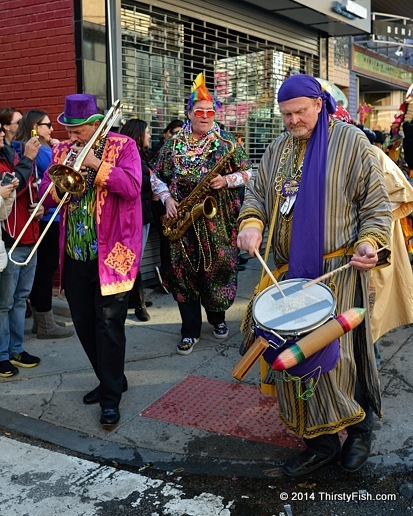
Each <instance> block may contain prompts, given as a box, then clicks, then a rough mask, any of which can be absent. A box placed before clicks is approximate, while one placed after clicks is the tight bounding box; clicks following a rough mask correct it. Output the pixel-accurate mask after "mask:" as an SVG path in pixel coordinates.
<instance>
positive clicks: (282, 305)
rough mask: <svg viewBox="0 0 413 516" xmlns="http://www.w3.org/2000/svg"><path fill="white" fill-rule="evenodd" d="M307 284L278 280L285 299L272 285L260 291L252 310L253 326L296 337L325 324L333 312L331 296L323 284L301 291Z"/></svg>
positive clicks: (299, 281) (304, 281)
mask: <svg viewBox="0 0 413 516" xmlns="http://www.w3.org/2000/svg"><path fill="white" fill-rule="evenodd" d="M308 281H311V280H307V279H301V278H300V279H291V280H285V281H280V282H279V285H280V287H281V290H282V291H283V293H284V294H285V297H283V296H282V295H281V293H280V292H279V290H278V288H277V287H276V286H275V285H271V286H270V287H268V288H266V289H265V290H263V291H262V292H261V293H260V294H259V295H258V296H257V297H256V299H255V301H254V304H253V307H252V313H253V317H254V321H255V322H256V324H257V325H258V326H259V327H261V328H263V329H267V330H273V331H275V332H276V333H279V334H280V335H284V336H285V335H287V336H298V335H302V334H305V333H308V332H310V331H312V330H314V329H315V328H318V327H319V326H321V325H322V324H324V323H325V322H327V321H328V320H329V319H330V318H331V317H332V316H333V314H334V311H335V309H336V301H335V298H334V295H333V293H332V291H331V290H330V289H329V288H328V287H327V285H324V284H323V283H317V284H316V285H312V286H311V287H308V288H305V289H303V286H304V285H305V284H306V283H307V282H308Z"/></svg>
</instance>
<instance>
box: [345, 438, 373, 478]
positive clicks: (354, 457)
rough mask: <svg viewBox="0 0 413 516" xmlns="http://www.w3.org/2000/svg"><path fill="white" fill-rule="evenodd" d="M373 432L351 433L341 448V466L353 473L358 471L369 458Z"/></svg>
mask: <svg viewBox="0 0 413 516" xmlns="http://www.w3.org/2000/svg"><path fill="white" fill-rule="evenodd" d="M371 441H372V432H365V433H363V434H353V435H352V434H349V435H348V437H347V439H346V440H345V441H344V444H343V447H342V449H341V467H342V468H343V469H344V470H345V471H349V472H350V473H353V472H355V471H358V470H359V469H360V468H361V467H362V466H363V465H364V464H365V463H366V462H367V459H368V458H369V455H370V451H371Z"/></svg>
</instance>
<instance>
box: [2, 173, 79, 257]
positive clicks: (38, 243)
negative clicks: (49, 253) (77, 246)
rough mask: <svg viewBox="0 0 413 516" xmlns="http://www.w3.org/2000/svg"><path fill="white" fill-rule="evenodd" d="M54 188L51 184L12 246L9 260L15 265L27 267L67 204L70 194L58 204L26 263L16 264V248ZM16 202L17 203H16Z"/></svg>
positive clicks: (67, 193) (66, 194)
mask: <svg viewBox="0 0 413 516" xmlns="http://www.w3.org/2000/svg"><path fill="white" fill-rule="evenodd" d="M52 186H54V185H53V183H50V185H49V186H48V187H47V190H46V191H45V192H44V194H43V197H42V198H41V199H40V201H39V202H38V203H37V206H36V208H35V209H34V210H33V213H32V214H31V215H30V217H29V219H28V221H27V222H26V224H25V225H24V228H23V229H22V230H21V232H20V235H19V237H18V238H17V239H16V240H15V242H14V244H13V245H12V246H11V248H10V250H9V252H8V256H9V260H10V261H11V262H12V263H14V265H19V266H22V267H23V266H24V265H27V264H28V263H29V262H30V260H31V259H32V258H33V256H34V253H35V252H36V251H37V248H38V247H39V245H40V243H41V241H42V240H43V238H44V237H45V235H46V231H47V230H48V229H49V227H50V226H51V224H52V222H53V221H54V219H55V218H56V217H57V214H58V213H59V211H60V208H61V207H62V206H63V204H64V203H65V201H66V199H67V197H68V195H70V194H69V192H66V193H65V194H64V196H63V197H62V200H61V201H60V203H59V204H58V206H57V208H56V210H55V211H54V213H53V215H52V216H51V217H50V220H49V222H48V223H47V225H46V227H45V228H44V230H43V233H42V234H41V235H40V237H39V239H38V240H37V242H36V243H35V245H34V246H33V249H32V250H31V252H30V254H29V255H28V257H27V258H26V260H25V261H24V262H16V260H13V258H12V256H13V252H14V250H15V249H16V247H17V246H18V244H19V243H20V240H21V237H22V236H23V235H24V233H25V231H26V229H27V228H28V227H29V226H30V224H31V223H32V221H33V219H34V218H35V216H36V215H37V212H38V211H39V208H40V206H42V204H43V203H44V201H45V199H46V197H47V196H48V195H49V192H50V190H51V189H52ZM15 202H16V201H15Z"/></svg>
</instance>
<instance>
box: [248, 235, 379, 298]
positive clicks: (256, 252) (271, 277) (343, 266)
mask: <svg viewBox="0 0 413 516" xmlns="http://www.w3.org/2000/svg"><path fill="white" fill-rule="evenodd" d="M388 247H389V246H388V245H385V246H383V247H380V249H376V251H375V253H376V254H377V253H379V252H380V251H383V249H387V248H388ZM254 254H255V256H256V257H257V258H258V260H259V261H260V262H261V265H262V266H263V267H264V269H265V271H266V273H267V274H268V276H269V277H270V279H271V281H272V282H273V283H274V285H275V286H276V287H277V288H278V290H279V291H280V294H281V295H282V296H283V297H286V296H285V294H284V292H283V290H282V288H281V287H280V284H279V283H278V281H277V280H276V279H275V278H274V275H273V273H272V272H271V270H270V268H269V267H268V265H267V264H266V263H265V261H264V259H263V258H262V256H261V255H260V253H259V251H258V249H254ZM349 267H351V262H348V263H346V264H345V265H342V266H341V267H337V269H334V270H333V271H330V272H327V273H326V274H323V275H322V276H319V277H318V278H315V279H313V280H311V281H309V282H307V283H304V285H303V286H302V287H301V288H303V289H304V288H308V287H311V286H312V285H315V284H316V283H320V281H324V280H325V279H327V278H330V277H331V276H333V275H334V274H336V273H337V272H340V271H343V270H344V269H348V268H349Z"/></svg>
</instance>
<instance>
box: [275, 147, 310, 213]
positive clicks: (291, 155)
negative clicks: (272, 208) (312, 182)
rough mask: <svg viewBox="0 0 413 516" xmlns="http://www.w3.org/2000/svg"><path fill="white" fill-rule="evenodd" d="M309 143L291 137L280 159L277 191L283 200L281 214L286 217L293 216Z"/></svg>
mask: <svg viewBox="0 0 413 516" xmlns="http://www.w3.org/2000/svg"><path fill="white" fill-rule="evenodd" d="M307 142H308V140H299V139H298V138H294V137H291V139H290V141H289V142H288V144H287V147H286V148H285V150H284V151H283V153H282V156H281V158H280V166H279V167H278V173H277V177H276V179H275V190H276V192H277V193H278V194H279V195H280V198H281V203H280V213H281V215H283V216H285V217H288V216H289V215H290V214H291V210H292V208H293V206H294V203H295V200H296V198H297V194H298V190H299V188H300V181H301V174H302V172H303V164H304V154H305V150H306V147H307ZM291 216H292V214H291Z"/></svg>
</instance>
